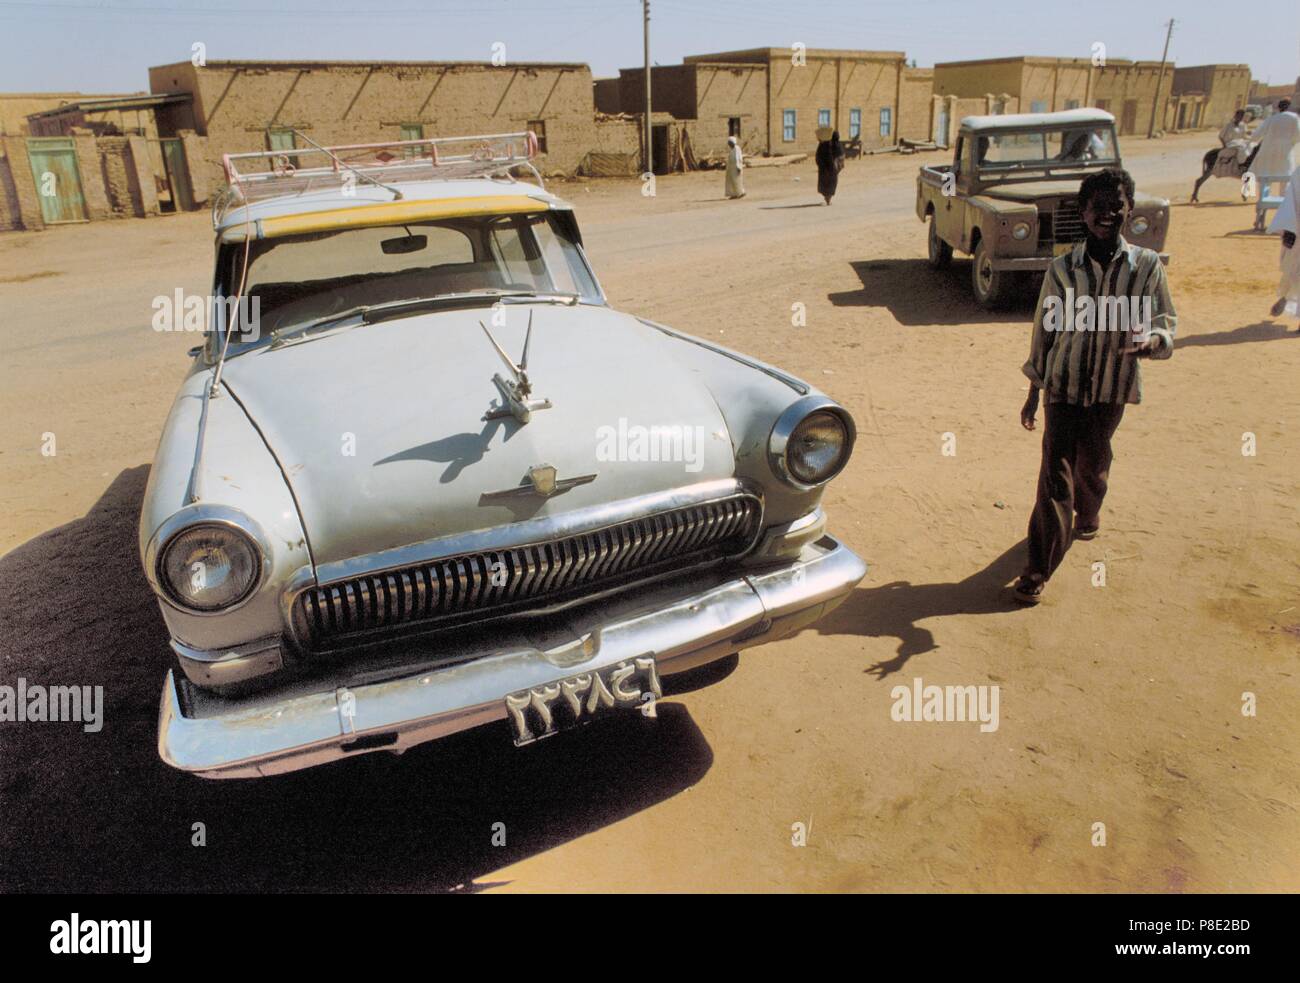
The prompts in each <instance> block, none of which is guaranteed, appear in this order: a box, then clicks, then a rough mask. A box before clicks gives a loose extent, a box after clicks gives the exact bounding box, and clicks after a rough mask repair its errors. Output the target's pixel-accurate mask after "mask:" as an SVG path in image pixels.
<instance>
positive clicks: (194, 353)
mask: <svg viewBox="0 0 1300 983" xmlns="http://www.w3.org/2000/svg"><path fill="white" fill-rule="evenodd" d="M185 354H186V355H188V356H189V357H190V358H197V357H198V356H199V355H201V354H203V346H202V345H195V346H194V347H193V348H191V349H190V350H189V351H188V352H186V353H185Z"/></svg>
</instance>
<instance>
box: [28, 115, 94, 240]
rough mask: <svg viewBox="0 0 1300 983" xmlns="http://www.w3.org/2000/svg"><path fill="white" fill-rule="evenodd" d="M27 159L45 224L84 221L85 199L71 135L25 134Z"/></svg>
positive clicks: (85, 218)
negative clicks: (37, 135)
mask: <svg viewBox="0 0 1300 983" xmlns="http://www.w3.org/2000/svg"><path fill="white" fill-rule="evenodd" d="M27 159H28V160H29V161H30V162H31V165H32V177H33V178H34V179H35V181H36V197H37V198H39V199H40V202H41V217H42V218H43V219H44V220H45V224H46V225H59V224H62V223H65V222H85V221H86V220H87V217H86V198H85V195H83V194H82V191H81V171H80V170H79V169H78V168H77V151H76V149H75V148H74V147H73V143H72V138H71V137H28V138H27Z"/></svg>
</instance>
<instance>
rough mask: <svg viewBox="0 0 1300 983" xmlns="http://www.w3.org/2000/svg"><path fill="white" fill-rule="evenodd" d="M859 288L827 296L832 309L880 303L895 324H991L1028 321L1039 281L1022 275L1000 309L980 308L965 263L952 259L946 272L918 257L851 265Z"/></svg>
mask: <svg viewBox="0 0 1300 983" xmlns="http://www.w3.org/2000/svg"><path fill="white" fill-rule="evenodd" d="M851 265H852V266H853V272H854V273H856V274H857V275H858V279H859V280H861V281H862V288H861V289H860V290H846V291H842V292H840V293H833V294H829V295H828V296H827V299H828V300H830V302H831V303H832V304H834V305H835V306H836V307H883V308H885V309H886V310H887V311H889V313H890V314H891V315H893V317H894V319H895V320H896V321H898V323H899V324H907V325H930V324H992V323H995V322H996V323H1005V322H1007V321H1017V322H1018V321H1029V320H1031V319H1032V318H1033V313H1032V311H1033V304H1034V301H1035V299H1036V298H1037V296H1038V288H1039V286H1040V284H1041V283H1042V276H1041V275H1039V274H1032V275H1031V274H1024V275H1022V276H1021V277H1020V281H1021V282H1020V283H1018V284H1017V285H1016V290H1015V291H1014V292H1013V294H1012V297H1011V298H1010V300H1009V302H1008V303H1007V304H1006V305H1005V307H1004V309H1003V310H998V311H986V310H983V309H982V308H981V307H980V306H979V305H978V304H976V303H975V299H974V298H973V297H972V296H971V288H970V262H969V260H963V259H954V260H953V263H952V266H950V267H949V268H948V269H946V270H932V269H930V264H929V263H927V262H926V261H925V260H923V259H883V260H869V261H868V260H863V261H859V262H856V263H853V264H851Z"/></svg>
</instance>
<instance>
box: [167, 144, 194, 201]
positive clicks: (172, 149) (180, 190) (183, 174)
mask: <svg viewBox="0 0 1300 983" xmlns="http://www.w3.org/2000/svg"><path fill="white" fill-rule="evenodd" d="M160 142H161V143H162V155H163V166H164V167H166V168H167V185H168V187H170V188H171V189H172V205H173V206H174V207H175V209H176V210H177V211H178V212H179V211H186V212H188V211H193V209H194V193H193V192H192V191H191V190H190V171H189V168H188V167H186V166H185V147H184V146H183V145H182V144H181V142H180V141H179V140H162V141H160Z"/></svg>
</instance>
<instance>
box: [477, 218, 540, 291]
mask: <svg viewBox="0 0 1300 983" xmlns="http://www.w3.org/2000/svg"><path fill="white" fill-rule="evenodd" d="M488 241H489V243H490V245H491V249H492V257H493V258H494V259H495V260H496V261H497V266H498V267H499V268H500V269H501V274H502V276H504V277H505V279H506V281H507V282H509V283H523V284H528V283H531V282H532V279H533V276H532V270H531V268H530V266H529V263H528V256H527V253H526V252H525V248H524V239H523V236H521V235H520V234H519V227H518V225H517V224H515V222H514V221H510V222H509V224H507V223H506V222H497V223H496V224H494V225H493V226H492V231H491V233H490V234H489V236H488Z"/></svg>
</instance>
